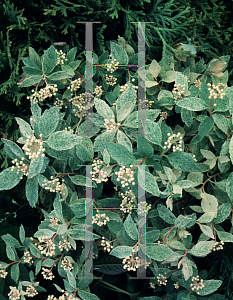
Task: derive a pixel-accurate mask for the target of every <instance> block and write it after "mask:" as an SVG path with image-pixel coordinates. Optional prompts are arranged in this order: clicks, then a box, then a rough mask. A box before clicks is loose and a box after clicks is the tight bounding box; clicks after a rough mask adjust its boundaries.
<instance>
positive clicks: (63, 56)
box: [55, 49, 68, 65]
mask: <svg viewBox="0 0 233 300" xmlns="http://www.w3.org/2000/svg"><path fill="white" fill-rule="evenodd" d="M55 51H56V53H57V55H58V57H57V65H64V61H68V59H67V58H66V54H65V53H64V52H63V51H62V50H60V51H57V49H55Z"/></svg>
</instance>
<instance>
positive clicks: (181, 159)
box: [167, 151, 201, 172]
mask: <svg viewBox="0 0 233 300" xmlns="http://www.w3.org/2000/svg"><path fill="white" fill-rule="evenodd" d="M167 159H168V161H169V163H170V164H171V165H172V166H173V167H174V168H176V169H178V170H180V171H188V172H200V171H201V169H200V168H198V167H197V166H196V164H195V162H194V160H193V158H192V156H191V154H189V153H187V152H183V151H176V152H172V153H171V154H169V155H167Z"/></svg>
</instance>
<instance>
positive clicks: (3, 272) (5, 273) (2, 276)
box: [0, 270, 8, 278]
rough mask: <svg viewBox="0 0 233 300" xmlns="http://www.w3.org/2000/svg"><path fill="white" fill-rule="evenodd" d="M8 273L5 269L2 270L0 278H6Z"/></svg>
mask: <svg viewBox="0 0 233 300" xmlns="http://www.w3.org/2000/svg"><path fill="white" fill-rule="evenodd" d="M7 274H8V273H7V272H6V271H5V270H0V278H6V276H7Z"/></svg>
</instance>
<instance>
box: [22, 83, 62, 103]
mask: <svg viewBox="0 0 233 300" xmlns="http://www.w3.org/2000/svg"><path fill="white" fill-rule="evenodd" d="M57 91H58V88H57V85H56V84H54V86H52V85H46V87H45V88H43V89H40V90H39V93H38V92H34V90H32V92H33V94H32V95H31V96H27V99H30V101H31V102H33V103H34V104H36V103H37V102H38V101H41V102H43V101H44V100H45V99H46V98H48V97H49V98H51V97H52V96H53V95H54V96H56V92H57Z"/></svg>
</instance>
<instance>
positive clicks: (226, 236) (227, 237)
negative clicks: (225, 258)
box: [216, 230, 233, 243]
mask: <svg viewBox="0 0 233 300" xmlns="http://www.w3.org/2000/svg"><path fill="white" fill-rule="evenodd" d="M216 231H217V234H218V237H219V239H220V241H223V242H230V243H232V242H233V235H232V233H230V232H225V231H220V230H216Z"/></svg>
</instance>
